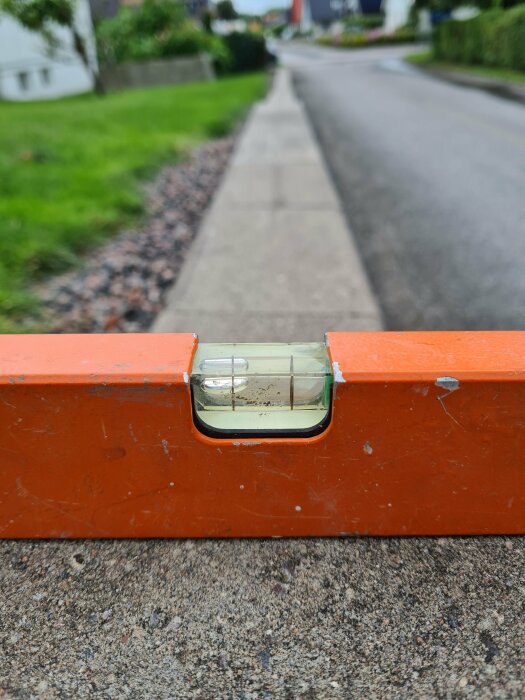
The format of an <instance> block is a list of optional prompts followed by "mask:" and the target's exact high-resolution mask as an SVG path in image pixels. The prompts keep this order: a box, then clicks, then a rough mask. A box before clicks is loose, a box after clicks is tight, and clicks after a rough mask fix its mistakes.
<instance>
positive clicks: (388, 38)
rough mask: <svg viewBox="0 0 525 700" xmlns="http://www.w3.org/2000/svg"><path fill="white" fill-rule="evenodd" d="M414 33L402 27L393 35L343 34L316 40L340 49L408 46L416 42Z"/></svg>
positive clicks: (323, 44)
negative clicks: (394, 45) (393, 45)
mask: <svg viewBox="0 0 525 700" xmlns="http://www.w3.org/2000/svg"><path fill="white" fill-rule="evenodd" d="M416 39H417V36H416V33H415V32H414V31H413V30H411V29H406V28H404V27H402V28H400V29H398V30H397V31H395V32H393V33H381V34H376V33H370V34H365V33H360V32H351V33H350V32H348V33H346V32H344V33H343V34H339V35H337V36H334V37H331V36H322V37H319V39H317V43H318V44H321V45H322V46H335V47H338V48H341V49H360V48H365V47H367V46H389V45H392V44H410V43H412V42H414V41H416Z"/></svg>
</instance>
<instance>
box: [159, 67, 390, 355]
mask: <svg viewBox="0 0 525 700" xmlns="http://www.w3.org/2000/svg"><path fill="white" fill-rule="evenodd" d="M379 328H381V318H380V314H379V311H378V307H377V305H376V302H375V300H374V298H373V296H372V294H371V292H370V288H369V285H368V281H367V278H366V275H365V273H364V271H363V267H362V265H361V261H360V259H359V256H358V255H357V253H356V250H355V247H354V243H353V239H352V236H351V235H350V233H349V231H348V227H347V225H346V223H345V220H344V216H343V213H342V210H341V207H340V205H339V201H338V198H337V196H336V194H335V191H334V187H333V185H332V182H331V180H330V177H329V176H328V174H327V171H326V168H325V165H324V162H323V158H322V155H321V153H320V151H319V148H318V146H317V143H316V141H315V138H314V136H313V134H312V131H311V128H310V125H309V123H308V120H307V117H306V115H305V113H304V109H303V107H302V105H301V104H300V103H299V102H298V100H297V99H296V98H295V95H294V94H293V92H292V90H291V86H290V81H289V75H288V73H287V72H284V71H281V72H278V74H277V77H276V80H275V83H274V86H273V89H272V92H271V94H270V95H269V97H268V98H267V99H266V100H265V101H263V102H262V103H261V104H259V105H258V106H257V107H255V109H254V110H253V111H252V114H251V115H250V118H249V120H248V123H247V124H246V127H245V129H244V132H243V134H242V136H241V139H240V142H239V144H238V147H237V149H236V152H235V155H234V157H233V162H232V163H231V165H230V167H229V169H228V171H227V173H226V176H225V179H224V181H223V184H222V187H221V188H220V190H219V192H218V193H217V196H216V198H215V201H214V204H213V205H212V207H211V210H210V212H209V214H208V216H207V219H206V222H205V224H204V226H203V228H202V230H201V232H200V234H199V238H198V240H197V243H196V245H195V246H194V247H193V249H192V251H191V252H190V255H189V258H188V260H187V261H186V264H185V268H184V270H183V272H182V274H181V277H180V279H179V281H178V282H177V284H176V285H175V287H174V289H173V291H172V293H171V296H170V299H169V302H168V306H167V308H166V309H165V311H164V313H162V314H161V315H160V316H159V318H158V319H157V321H156V323H155V324H154V326H153V330H154V331H157V332H162V331H191V332H196V333H197V334H198V336H199V338H200V339H201V340H202V341H272V340H282V341H291V340H321V339H322V337H323V334H324V333H325V332H326V331H327V330H349V329H355V330H357V329H360V330H374V329H379Z"/></svg>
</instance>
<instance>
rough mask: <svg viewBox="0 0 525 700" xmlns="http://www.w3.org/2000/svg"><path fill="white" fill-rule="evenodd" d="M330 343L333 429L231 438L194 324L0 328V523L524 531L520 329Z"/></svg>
mask: <svg viewBox="0 0 525 700" xmlns="http://www.w3.org/2000/svg"><path fill="white" fill-rule="evenodd" d="M328 342H329V352H330V355H331V360H332V361H333V362H334V363H336V365H335V367H336V372H335V375H336V378H337V379H338V380H339V381H338V383H337V384H336V386H335V398H334V403H333V413H332V422H331V424H330V426H329V428H328V429H327V430H326V431H325V432H324V433H323V434H321V435H319V436H316V437H315V438H312V439H296V440H291V439H290V440H284V439H278V440H277V439H256V438H255V439H252V440H245V441H239V440H237V441H235V442H234V441H231V440H219V439H210V438H206V437H204V436H202V435H200V434H199V433H198V432H197V430H196V429H195V428H194V426H193V423H192V414H191V403H190V393H189V387H188V383H187V378H188V374H189V372H190V368H191V359H192V355H193V352H194V348H195V343H196V341H195V338H194V336H192V335H191V334H180V335H179V334H173V335H172V334H166V335H153V334H148V335H101V336H97V335H83V336H75V335H70V336H65V335H62V336H2V337H0V536H2V537H266V536H314V535H341V534H354V533H355V534H360V535H364V534H373V535H410V534H471V533H472V534H473V533H509V534H510V533H525V463H524V462H525V460H524V429H525V381H524V376H525V375H524V374H523V372H524V370H525V333H523V332H492V333H485V332H478V333H456V332H451V333H330V334H328ZM343 380H344V381H343ZM235 443H236V444H235Z"/></svg>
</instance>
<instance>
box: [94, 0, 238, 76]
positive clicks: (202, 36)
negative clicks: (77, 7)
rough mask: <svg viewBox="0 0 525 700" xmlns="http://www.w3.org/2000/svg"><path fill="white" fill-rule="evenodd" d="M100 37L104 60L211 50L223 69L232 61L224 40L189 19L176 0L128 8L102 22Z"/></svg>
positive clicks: (151, 1)
mask: <svg viewBox="0 0 525 700" xmlns="http://www.w3.org/2000/svg"><path fill="white" fill-rule="evenodd" d="M96 36H97V47H98V55H99V59H100V61H101V63H106V64H112V63H122V62H124V61H148V60H151V59H155V58H171V57H175V56H193V55H195V54H199V53H209V54H210V55H211V56H212V59H213V60H214V63H215V65H216V67H217V68H218V69H219V70H221V71H222V72H225V71H226V69H227V68H228V65H229V63H230V54H229V52H228V49H227V47H226V45H225V44H224V42H223V41H222V40H221V39H220V38H219V37H216V36H213V35H212V34H209V33H208V32H205V31H200V30H199V29H197V27H195V25H193V24H192V23H191V22H189V21H188V20H187V19H186V16H185V11H184V9H183V7H182V5H181V4H180V3H179V2H174V1H173V0H145V1H144V3H143V4H142V5H140V6H139V7H138V8H137V9H135V10H131V9H129V8H127V7H124V8H122V9H121V10H119V12H118V14H117V15H116V16H115V17H113V18H112V19H108V20H104V21H102V22H100V23H99V25H98V26H97V32H96Z"/></svg>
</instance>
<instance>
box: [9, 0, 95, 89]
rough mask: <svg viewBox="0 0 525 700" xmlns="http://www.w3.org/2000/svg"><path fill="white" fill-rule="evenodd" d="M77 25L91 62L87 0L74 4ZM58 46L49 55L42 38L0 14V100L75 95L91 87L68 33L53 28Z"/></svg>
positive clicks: (90, 26)
mask: <svg viewBox="0 0 525 700" xmlns="http://www.w3.org/2000/svg"><path fill="white" fill-rule="evenodd" d="M75 21H76V26H77V28H78V30H79V31H80V33H81V34H82V35H83V36H84V38H85V40H86V44H87V49H88V53H89V56H90V60H91V62H92V65H93V66H95V67H96V65H97V63H96V61H97V58H96V50H95V40H94V36H93V26H92V22H91V13H90V9H89V3H88V0H78V1H77V4H76V17H75ZM54 34H55V36H56V37H57V38H58V40H59V42H60V48H59V49H58V50H57V51H56V52H55V54H53V55H50V54H49V50H48V48H47V45H46V42H45V41H44V39H43V38H42V37H41V36H40V35H39V34H37V33H36V32H31V31H29V30H28V29H25V28H24V27H22V25H21V24H19V23H18V22H17V21H16V20H15V19H13V18H12V17H10V16H9V15H7V14H0V99H4V100H16V101H30V100H45V99H51V98H55V97H64V96H66V95H76V94H79V93H82V92H88V91H90V90H92V89H93V80H92V78H91V75H90V74H89V72H88V71H87V70H86V69H85V68H84V65H83V64H82V61H81V60H80V58H79V57H78V56H77V54H76V53H75V52H74V51H73V49H72V40H71V34H70V32H69V31H68V30H67V29H66V28H64V27H58V26H57V27H56V28H55V29H54Z"/></svg>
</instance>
